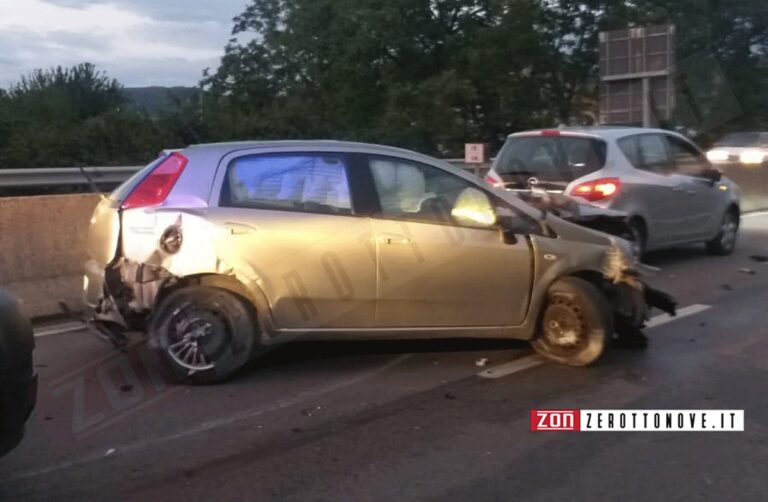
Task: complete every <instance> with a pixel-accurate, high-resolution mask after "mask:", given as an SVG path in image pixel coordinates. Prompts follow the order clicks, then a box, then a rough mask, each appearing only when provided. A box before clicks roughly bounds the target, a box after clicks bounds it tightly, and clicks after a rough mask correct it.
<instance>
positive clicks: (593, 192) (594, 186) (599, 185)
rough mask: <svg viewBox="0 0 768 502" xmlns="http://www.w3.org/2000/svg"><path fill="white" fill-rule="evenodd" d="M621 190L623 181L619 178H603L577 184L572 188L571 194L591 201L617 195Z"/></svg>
mask: <svg viewBox="0 0 768 502" xmlns="http://www.w3.org/2000/svg"><path fill="white" fill-rule="evenodd" d="M620 191H621V181H619V179H618V178H602V179H599V180H593V181H587V182H586V183H580V184H578V185H576V186H575V187H573V189H572V190H571V195H573V196H574V197H581V198H583V199H586V200H588V201H589V202H597V201H599V200H607V199H611V198H613V197H616V196H617V195H618V194H619V192H620Z"/></svg>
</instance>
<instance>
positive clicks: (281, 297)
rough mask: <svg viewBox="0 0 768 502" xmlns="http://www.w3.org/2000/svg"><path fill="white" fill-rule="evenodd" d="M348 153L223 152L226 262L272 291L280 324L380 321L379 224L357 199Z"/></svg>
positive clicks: (220, 217) (220, 220)
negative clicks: (375, 248) (375, 245)
mask: <svg viewBox="0 0 768 502" xmlns="http://www.w3.org/2000/svg"><path fill="white" fill-rule="evenodd" d="M349 162H350V161H349V156H348V155H346V154H343V153H335V152H307V151H292V152H277V153H263V154H240V155H239V156H237V157H234V158H225V165H224V166H223V168H224V169H225V171H224V173H223V179H221V181H220V187H221V188H220V191H221V192H220V193H221V195H220V200H219V203H218V207H216V208H211V210H210V211H209V216H208V220H209V221H212V222H214V224H215V225H217V226H218V227H219V228H220V229H221V234H223V235H224V242H223V244H222V245H221V246H220V250H219V253H220V255H221V256H220V258H221V261H222V267H223V268H224V269H226V268H236V269H237V270H238V271H239V272H240V273H241V275H244V276H247V277H248V278H249V279H250V280H252V281H254V282H256V283H257V284H258V287H259V288H260V289H261V290H262V291H263V292H264V294H265V295H266V297H267V299H268V301H269V303H270V307H271V309H272V314H273V317H274V320H275V322H276V323H277V327H278V328H283V329H319V328H325V329H338V328H350V329H352V328H365V327H369V326H371V325H372V323H373V318H374V313H375V300H376V261H375V255H374V254H373V253H372V251H371V249H370V243H371V241H372V230H371V223H370V220H369V219H368V217H367V216H360V215H358V213H357V212H356V210H355V206H354V205H353V204H352V199H351V196H350V187H349Z"/></svg>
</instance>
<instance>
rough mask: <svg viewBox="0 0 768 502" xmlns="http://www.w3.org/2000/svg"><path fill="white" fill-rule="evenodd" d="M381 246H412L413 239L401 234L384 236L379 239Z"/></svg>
mask: <svg viewBox="0 0 768 502" xmlns="http://www.w3.org/2000/svg"><path fill="white" fill-rule="evenodd" d="M376 240H378V241H379V243H380V244H410V243H411V239H409V238H408V237H406V236H404V235H399V234H383V235H380V236H379V237H377V239H376Z"/></svg>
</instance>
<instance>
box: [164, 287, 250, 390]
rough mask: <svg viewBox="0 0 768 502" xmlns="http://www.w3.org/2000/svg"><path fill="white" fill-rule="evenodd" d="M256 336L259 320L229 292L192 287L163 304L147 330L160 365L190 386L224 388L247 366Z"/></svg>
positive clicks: (175, 293)
mask: <svg viewBox="0 0 768 502" xmlns="http://www.w3.org/2000/svg"><path fill="white" fill-rule="evenodd" d="M257 333H258V325H257V319H256V314H255V312H254V311H253V308H252V307H251V306H250V305H249V304H248V303H247V302H246V301H245V300H244V299H242V298H240V297H239V296H237V295H235V294H234V293H231V292H230V291H227V290H225V289H220V288H214V287H207V286H188V287H184V288H182V289H179V290H177V291H174V292H172V293H171V294H169V295H168V296H167V297H166V298H164V299H163V300H162V301H161V302H160V304H159V305H158V307H157V309H156V310H155V312H154V314H153V315H152V320H151V322H150V327H149V344H150V347H151V348H152V351H153V352H154V354H155V356H156V359H157V360H158V362H159V364H160V365H161V366H162V367H163V368H164V369H165V370H167V371H166V372H167V373H170V374H171V376H172V377H174V378H175V379H177V380H179V381H181V382H184V383H191V384H205V383H214V382H220V381H222V380H225V379H227V378H228V377H230V376H231V375H232V374H233V373H235V372H236V371H237V370H238V369H239V368H240V367H242V366H243V365H244V364H245V363H247V362H248V361H249V360H250V358H251V354H252V352H253V347H254V344H255V343H256V339H257V338H256V337H257Z"/></svg>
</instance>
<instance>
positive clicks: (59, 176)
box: [0, 166, 143, 188]
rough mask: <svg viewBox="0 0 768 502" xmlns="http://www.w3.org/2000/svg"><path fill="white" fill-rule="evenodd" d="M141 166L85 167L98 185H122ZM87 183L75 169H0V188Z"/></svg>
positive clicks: (78, 170)
mask: <svg viewBox="0 0 768 502" xmlns="http://www.w3.org/2000/svg"><path fill="white" fill-rule="evenodd" d="M142 167H143V166H120V167H85V168H83V169H84V170H85V172H87V173H88V175H89V176H90V177H91V178H92V179H93V181H95V182H96V183H97V184H98V183H122V182H123V181H125V180H127V179H128V178H130V177H131V176H133V174H134V173H136V172H137V171H138V170H139V169H141V168H142ZM88 184H89V181H88V179H86V177H85V176H83V173H82V172H81V171H80V169H78V168H76V167H40V168H35V169H0V188H25V187H45V186H67V185H88Z"/></svg>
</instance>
